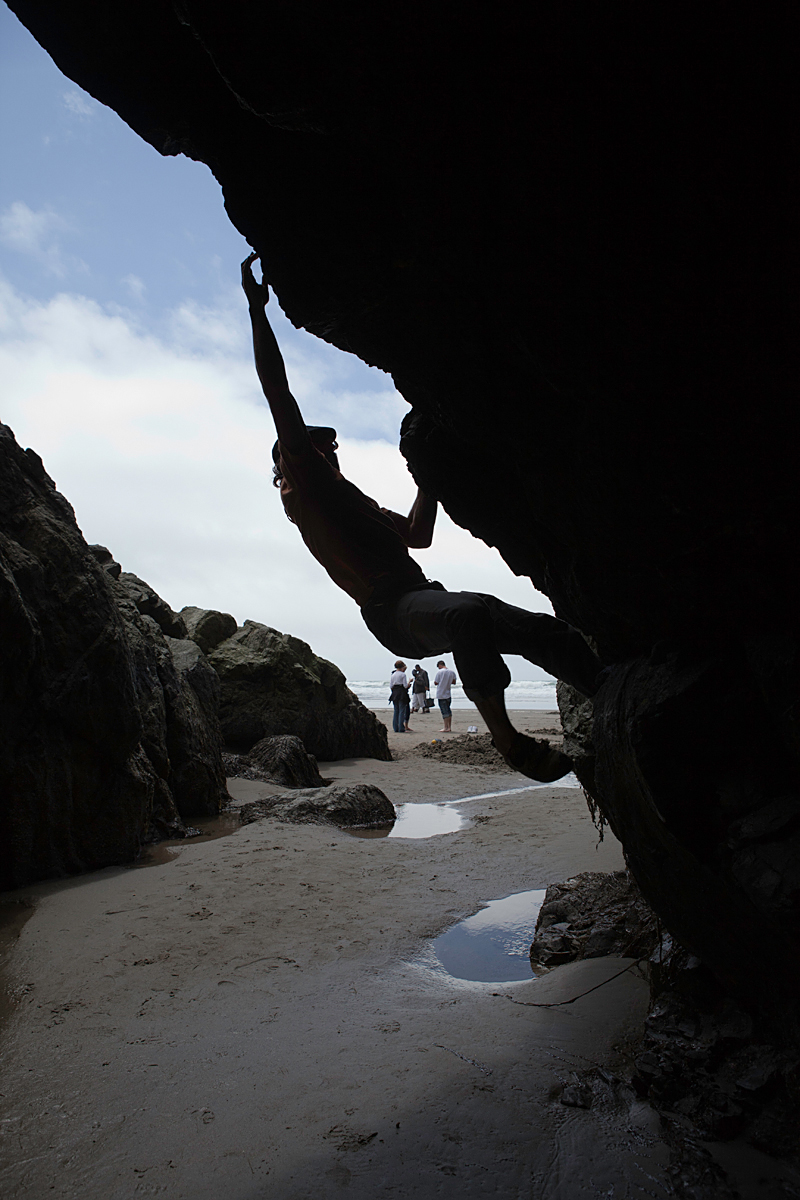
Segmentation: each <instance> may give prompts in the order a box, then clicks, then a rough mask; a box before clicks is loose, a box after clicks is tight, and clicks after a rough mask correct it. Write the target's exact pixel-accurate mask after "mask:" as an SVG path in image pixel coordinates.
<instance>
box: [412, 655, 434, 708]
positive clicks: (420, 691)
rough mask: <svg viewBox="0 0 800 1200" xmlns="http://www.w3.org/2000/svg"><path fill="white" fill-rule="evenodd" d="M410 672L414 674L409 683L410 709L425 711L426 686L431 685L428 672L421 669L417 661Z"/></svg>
mask: <svg viewBox="0 0 800 1200" xmlns="http://www.w3.org/2000/svg"><path fill="white" fill-rule="evenodd" d="M411 674H412V675H413V676H414V682H413V683H412V685H411V711H412V712H419V710H420V709H422V711H423V712H424V713H426V712H428V707H429V706H428V688H429V687H430V685H431V682H430V680H429V679H428V672H427V671H423V669H422V667H421V666H420V665H419V663H417V665H416V666H415V667H414V670H413V671H412V672H411Z"/></svg>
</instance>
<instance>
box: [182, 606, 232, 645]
mask: <svg viewBox="0 0 800 1200" xmlns="http://www.w3.org/2000/svg"><path fill="white" fill-rule="evenodd" d="M179 615H180V617H181V619H182V620H183V622H184V624H185V626H186V635H187V637H190V638H191V639H192V641H193V642H197V644H198V646H199V647H200V649H201V650H202V651H203V653H204V654H208V652H209V651H210V650H213V649H214V647H215V646H218V645H219V644H220V642H223V641H224V640H225V638H229V637H231V636H232V635H233V634H234V633H236V618H235V617H232V616H231V614H230V613H223V612H217V611H216V610H215V609H209V608H193V607H191V606H187V607H185V608H182V609H181V611H180V614H179Z"/></svg>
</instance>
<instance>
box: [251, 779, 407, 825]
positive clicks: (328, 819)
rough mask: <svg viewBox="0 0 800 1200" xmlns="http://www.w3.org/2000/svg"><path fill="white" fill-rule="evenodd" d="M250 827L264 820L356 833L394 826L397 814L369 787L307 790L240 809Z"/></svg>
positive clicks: (390, 803) (365, 785) (356, 784)
mask: <svg viewBox="0 0 800 1200" xmlns="http://www.w3.org/2000/svg"><path fill="white" fill-rule="evenodd" d="M239 815H240V817H241V819H242V823H243V824H245V825H247V824H250V823H251V822H252V821H258V820H261V819H262V818H263V817H276V818H278V819H279V820H281V821H289V822H291V823H293V824H298V825H307V824H321V825H338V826H341V827H343V828H352V829H377V828H381V827H383V826H385V825H391V824H393V822H394V821H395V819H396V816H397V814H396V812H395V809H394V805H393V804H392V802H391V800H389V798H388V797H387V796H386V795H385V794H384V793H383V792H382V791H381V790H380V788H377V787H373V786H372V785H371V784H368V783H355V784H350V785H348V786H334V787H324V788H306V789H304V790H303V791H300V792H294V793H291V794H290V795H284V796H270V797H269V799H265V800H255V801H253V802H252V803H251V804H243V805H241V806H240V808H239Z"/></svg>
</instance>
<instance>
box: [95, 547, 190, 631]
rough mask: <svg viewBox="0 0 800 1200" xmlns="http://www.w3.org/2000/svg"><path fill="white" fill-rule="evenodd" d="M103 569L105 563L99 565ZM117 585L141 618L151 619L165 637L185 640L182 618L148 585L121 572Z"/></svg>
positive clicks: (184, 627) (126, 572)
mask: <svg viewBox="0 0 800 1200" xmlns="http://www.w3.org/2000/svg"><path fill="white" fill-rule="evenodd" d="M101 565H102V566H103V567H104V568H105V566H106V564H105V563H103V564H101ZM117 583H118V584H119V586H120V587H121V588H122V589H123V591H124V592H125V594H126V595H127V596H128V597H129V598H130V599H131V600H132V601H133V603H134V604H135V605H136V608H137V609H138V611H139V612H140V613H141V614H142V616H143V617H152V619H153V620H154V621H155V623H156V625H157V626H158V628H159V629H160V630H161V632H162V633H164V634H166V635H167V637H171V638H185V637H186V636H187V633H186V625H185V624H184V621H183V618H182V617H179V616H178V614H177V613H174V612H173V611H172V609H171V608H170V606H169V605H168V604H167V602H166V600H162V599H161V597H160V596H159V595H158V594H157V593H156V592H154V591H153V589H152V588H151V587H150V584H149V583H145V581H144V580H143V579H140V578H139V576H138V575H132V574H131V573H130V571H121V572H120V574H119V575H118V576H117Z"/></svg>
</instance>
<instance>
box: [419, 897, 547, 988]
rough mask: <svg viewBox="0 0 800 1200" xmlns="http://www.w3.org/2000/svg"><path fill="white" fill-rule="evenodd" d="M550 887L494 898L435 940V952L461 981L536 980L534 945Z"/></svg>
mask: <svg viewBox="0 0 800 1200" xmlns="http://www.w3.org/2000/svg"><path fill="white" fill-rule="evenodd" d="M543 901H544V888H541V889H536V890H535V891H530V892H515V893H514V895H512V896H505V897H503V899H502V900H490V901H489V902H488V904H487V905H486V908H483V909H481V911H480V912H478V913H475V915H474V916H473V917H467V918H466V920H464V921H459V923H458V925H454V926H453V928H452V929H448V930H447V931H446V932H445V933H443V934H441V935H440V936H439V937H438V938H436V940H435V941H434V942H433V952H434V954H435V955H436V957H437V958H438V960H439V962H440V963H441V965H442V966H443V967H444V969H445V971H447V973H448V975H452V976H453V977H454V978H455V979H471V980H474V981H476V982H479V983H513V982H515V981H518V980H520V979H531V978H533V970H532V969H531V961H530V948H531V942H532V941H533V931H534V928H535V926H536V918H537V917H538V915H539V909H540V908H541V907H542V903H543Z"/></svg>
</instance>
